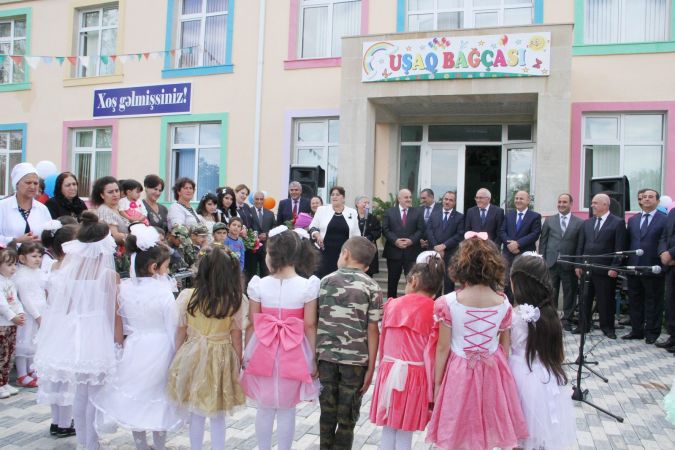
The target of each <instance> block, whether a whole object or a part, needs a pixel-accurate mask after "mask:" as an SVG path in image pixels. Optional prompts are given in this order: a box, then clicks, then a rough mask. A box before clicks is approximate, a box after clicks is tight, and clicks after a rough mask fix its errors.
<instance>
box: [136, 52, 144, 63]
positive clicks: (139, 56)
mask: <svg viewBox="0 0 675 450" xmlns="http://www.w3.org/2000/svg"><path fill="white" fill-rule="evenodd" d="M134 56H136V58H138V60H139V61H140V60H141V58H142V57H143V54H142V53H136V54H135V55H134Z"/></svg>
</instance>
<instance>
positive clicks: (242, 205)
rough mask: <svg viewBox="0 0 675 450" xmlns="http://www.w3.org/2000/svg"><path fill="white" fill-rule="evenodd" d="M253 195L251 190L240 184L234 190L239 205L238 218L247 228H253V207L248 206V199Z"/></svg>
mask: <svg viewBox="0 0 675 450" xmlns="http://www.w3.org/2000/svg"><path fill="white" fill-rule="evenodd" d="M250 193H251V190H250V189H249V188H248V186H246V185H245V184H240V185H238V186H237V187H235V188H234V196H235V197H236V198H235V199H234V201H235V203H236V204H237V216H239V218H240V219H241V221H242V222H243V223H244V226H245V227H246V228H252V227H253V214H252V213H251V207H250V206H249V205H248V204H246V199H247V198H248V194H250Z"/></svg>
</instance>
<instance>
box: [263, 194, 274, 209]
mask: <svg viewBox="0 0 675 450" xmlns="http://www.w3.org/2000/svg"><path fill="white" fill-rule="evenodd" d="M276 204H277V201H276V200H275V199H274V197H265V200H264V201H263V208H265V209H272V208H274V207H275V206H276Z"/></svg>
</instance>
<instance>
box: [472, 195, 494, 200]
mask: <svg viewBox="0 0 675 450" xmlns="http://www.w3.org/2000/svg"><path fill="white" fill-rule="evenodd" d="M484 198H490V197H479V196H478V195H477V196H475V197H474V200H482V199H484Z"/></svg>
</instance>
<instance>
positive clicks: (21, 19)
mask: <svg viewBox="0 0 675 450" xmlns="http://www.w3.org/2000/svg"><path fill="white" fill-rule="evenodd" d="M17 21H18V22H24V23H25V24H26V25H25V26H24V29H26V32H28V29H27V28H26V27H27V26H28V19H27V17H26V16H17V17H12V18H9V19H4V18H3V19H2V20H0V24H2V23H9V24H10V29H11V31H10V33H9V37H0V43H2V44H6V43H9V45H10V48H9V54H10V55H14V54H15V53H14V46H15V43H16V41H21V40H23V41H24V42H26V43H27V42H28V41H27V36H22V37H16V36H14V28H15V26H14V24H15V22H17ZM24 48H26V46H25V44H24ZM5 61H9V62H10V67H11V70H10V71H9V81H8V82H6V83H0V85H2V84H11V83H16V81H14V70H15V69H16V63H15V62H14V61H12V59H11V58H10V57H9V56H7V57H6V59H5ZM21 64H23V65H24V79H23V80H21V81H19V83H23V82H25V81H26V78H25V70H26V69H25V64H26V63H25V62H23V61H22V62H21Z"/></svg>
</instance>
